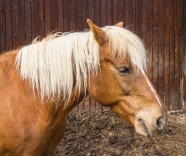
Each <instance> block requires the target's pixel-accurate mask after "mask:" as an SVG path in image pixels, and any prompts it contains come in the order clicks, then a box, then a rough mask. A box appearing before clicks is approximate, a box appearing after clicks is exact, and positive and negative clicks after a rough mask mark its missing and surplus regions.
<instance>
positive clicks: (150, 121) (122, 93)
mask: <svg viewBox="0 0 186 156" xmlns="http://www.w3.org/2000/svg"><path fill="white" fill-rule="evenodd" d="M93 33H95V32H94V30H93ZM99 34H100V33H99ZM94 36H96V34H94ZM97 38H98V39H99V40H101V41H102V38H104V36H102V37H97ZM95 39H96V37H95ZM96 40H97V39H96ZM97 41H98V40H97ZM98 42H99V43H102V42H100V41H98ZM108 47H109V46H108V45H107V44H101V46H100V73H98V74H97V75H96V74H92V76H91V78H90V83H89V95H90V96H91V97H92V98H94V99H95V100H96V101H97V102H99V103H100V104H102V105H104V106H108V107H110V108H111V109H112V110H113V111H114V112H115V113H117V114H118V115H119V116H120V117H121V118H123V119H124V120H125V121H127V122H128V123H129V124H130V125H131V126H133V127H134V129H135V131H136V132H137V133H139V134H141V135H144V136H152V135H153V134H154V133H157V132H160V131H162V130H163V128H164V127H165V116H164V106H163V103H162V101H161V100H160V98H159V96H158V94H157V92H156V91H155V89H154V87H153V85H152V83H151V82H150V80H149V79H148V77H147V75H146V74H145V72H144V71H142V70H140V71H138V69H137V68H136V67H135V65H134V64H132V63H131V61H130V59H129V57H126V58H117V57H116V58H115V57H113V55H111V54H112V52H111V51H110V50H109V48H108Z"/></svg>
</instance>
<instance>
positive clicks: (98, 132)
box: [55, 110, 186, 156]
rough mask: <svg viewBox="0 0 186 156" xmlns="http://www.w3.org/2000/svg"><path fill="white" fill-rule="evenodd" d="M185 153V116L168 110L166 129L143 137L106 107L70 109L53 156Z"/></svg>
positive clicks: (176, 155)
mask: <svg viewBox="0 0 186 156" xmlns="http://www.w3.org/2000/svg"><path fill="white" fill-rule="evenodd" d="M129 155H130V156H142V155H143V156H144V155H145V156H155V155H157V156H186V116H185V115H184V114H181V113H179V112H175V113H169V115H168V125H167V128H166V130H165V131H164V132H163V133H162V134H161V135H158V136H157V137H151V138H145V137H143V136H139V135H137V134H134V131H133V129H132V128H131V127H130V126H129V125H128V124H126V123H125V122H124V121H122V120H121V119H120V118H119V117H118V116H117V115H115V114H114V113H112V112H111V111H109V110H104V111H94V112H88V111H82V112H81V113H80V114H79V113H77V112H75V111H73V112H71V113H70V114H69V118H68V126H67V129H66V132H65V136H64V138H63V139H62V141H61V142H60V144H59V146H58V147H57V150H56V152H55V156H129Z"/></svg>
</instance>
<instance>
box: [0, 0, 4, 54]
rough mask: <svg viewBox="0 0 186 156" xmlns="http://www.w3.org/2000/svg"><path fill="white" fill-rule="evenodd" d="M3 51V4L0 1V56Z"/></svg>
mask: <svg viewBox="0 0 186 156" xmlns="http://www.w3.org/2000/svg"><path fill="white" fill-rule="evenodd" d="M4 51H5V4H4V1H0V54H1V53H2V52H4Z"/></svg>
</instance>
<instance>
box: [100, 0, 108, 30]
mask: <svg viewBox="0 0 186 156" xmlns="http://www.w3.org/2000/svg"><path fill="white" fill-rule="evenodd" d="M100 16H101V25H100V26H102V27H103V26H105V25H106V24H107V16H106V0H101V15H100Z"/></svg>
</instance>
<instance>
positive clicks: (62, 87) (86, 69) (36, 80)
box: [15, 26, 146, 100]
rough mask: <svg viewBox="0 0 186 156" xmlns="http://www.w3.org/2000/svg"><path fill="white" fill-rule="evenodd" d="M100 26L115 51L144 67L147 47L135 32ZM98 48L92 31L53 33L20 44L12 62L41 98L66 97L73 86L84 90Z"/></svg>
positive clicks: (97, 58) (95, 68)
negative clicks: (23, 44) (43, 37)
mask: <svg viewBox="0 0 186 156" xmlns="http://www.w3.org/2000/svg"><path fill="white" fill-rule="evenodd" d="M102 29H103V30H105V31H106V34H107V40H108V44H109V47H110V48H111V49H112V51H113V52H114V54H116V53H117V54H119V55H120V56H121V57H126V55H128V56H129V57H130V59H131V62H132V63H133V64H134V65H136V66H137V68H138V69H140V70H144V68H146V51H145V49H144V46H143V43H142V42H141V40H140V39H139V38H138V37H137V36H136V35H134V34H133V33H131V32H130V31H128V30H126V29H122V28H119V27H115V26H106V27H104V28H102ZM99 48H100V47H99V44H98V43H97V42H96V41H95V39H94V37H93V34H92V33H91V31H87V32H79V33H64V34H60V33H56V34H53V35H49V36H48V37H46V38H45V39H43V40H41V41H37V42H33V43H32V44H30V45H28V46H25V47H23V48H22V49H21V50H20V51H19V53H18V55H17V58H16V62H15V63H16V67H17V69H18V70H19V71H20V75H21V77H22V79H24V80H28V81H29V82H30V84H31V86H32V88H33V92H34V93H35V89H37V90H39V91H40V93H41V97H42V99H44V98H45V97H46V98H51V97H53V96H54V95H55V94H58V95H59V97H60V95H63V97H62V98H63V100H66V99H69V98H70V96H71V93H72V89H73V88H74V87H76V88H77V89H78V91H80V88H81V87H84V89H85V90H86V88H87V83H88V80H89V77H90V75H91V73H92V72H98V69H99V67H100V51H99ZM74 82H75V84H74Z"/></svg>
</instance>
